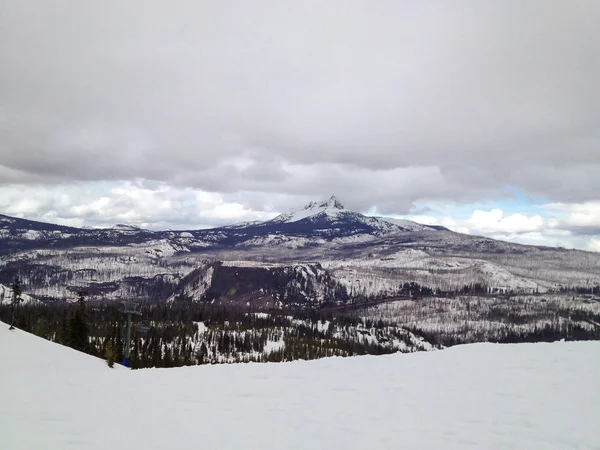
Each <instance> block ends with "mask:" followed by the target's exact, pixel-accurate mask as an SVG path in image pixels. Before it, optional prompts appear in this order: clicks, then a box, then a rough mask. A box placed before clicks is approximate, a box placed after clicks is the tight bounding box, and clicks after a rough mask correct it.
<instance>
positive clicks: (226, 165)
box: [0, 0, 600, 213]
mask: <svg viewBox="0 0 600 450" xmlns="http://www.w3.org/2000/svg"><path fill="white" fill-rule="evenodd" d="M598 23H600V3H598V2H597V1H595V0H589V1H586V0H576V1H572V2H569V4H568V5H566V4H565V2H564V1H559V0H543V1H542V0H540V1H531V2H525V3H524V2H520V1H516V0H507V1H490V2H480V1H476V0H472V1H457V2H451V3H450V2H446V1H442V0H438V1H434V2H426V3H424V2H410V1H409V2H398V1H391V0H390V1H381V2H377V3H376V4H373V3H372V2H366V1H349V2H344V5H343V6H342V5H340V4H339V3H337V2H329V3H323V2H316V1H304V2H291V1H289V2H274V1H273V2H267V1H254V2H243V1H234V2H229V3H228V4H227V5H223V4H222V3H221V2H208V1H207V2H197V1H196V2H192V1H179V2H178V1H176V2H172V3H169V5H166V4H165V3H164V2H159V1H154V0H153V1H148V0H146V1H143V2H142V1H140V0H135V1H133V0H132V1H129V2H125V3H124V2H117V1H115V0H109V1H106V2H102V3H95V4H94V3H89V2H80V1H75V0H71V1H69V0H58V1H54V2H51V3H50V2H48V3H42V4H40V3H39V2H36V3H35V4H34V3H33V2H29V1H26V0H5V1H4V2H3V6H2V14H1V15H0V60H1V61H3V68H2V71H0V183H16V182H20V183H40V182H46V183H55V184H60V183H64V182H66V181H69V180H73V181H100V180H131V179H145V180H151V181H150V182H153V183H157V182H166V183H168V184H170V185H176V186H178V187H180V188H185V187H188V186H189V187H194V188H200V189H203V190H206V191H209V192H220V193H223V195H224V198H230V199H235V201H236V202H238V203H240V204H242V205H244V206H246V207H248V208H258V210H260V211H267V210H270V209H271V210H277V209H284V208H285V207H288V206H291V205H290V202H291V198H292V197H293V203H294V204H296V203H297V202H299V201H304V199H308V198H314V197H323V196H325V195H329V194H330V193H336V194H338V195H340V197H342V198H343V199H345V200H346V203H348V206H349V207H353V208H356V209H360V210H368V209H370V208H373V207H375V208H376V209H377V210H378V211H380V212H382V213H406V212H408V211H409V210H410V209H411V206H412V205H413V203H414V202H415V201H417V200H422V199H432V200H450V201H454V202H459V203H460V202H471V201H475V200H478V199H481V198H498V197H499V196H500V195H502V193H503V192H504V190H505V188H506V187H507V186H513V187H516V188H518V189H520V190H522V191H523V192H525V193H528V194H530V195H534V196H539V197H543V198H549V199H552V200H553V201H560V202H584V201H587V200H594V199H597V198H598V194H597V192H598V190H599V189H600V177H598V176H596V174H597V173H599V171H600V150H599V147H600V126H599V125H600V85H599V84H598V82H597V80H598V79H600V58H599V57H598V55H600V35H599V32H598Z"/></svg>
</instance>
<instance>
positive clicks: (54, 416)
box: [0, 323, 600, 450]
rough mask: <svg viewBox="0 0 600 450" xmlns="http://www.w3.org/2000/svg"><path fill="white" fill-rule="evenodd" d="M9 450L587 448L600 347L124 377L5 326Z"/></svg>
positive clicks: (0, 340) (508, 348) (534, 347)
mask: <svg viewBox="0 0 600 450" xmlns="http://www.w3.org/2000/svg"><path fill="white" fill-rule="evenodd" d="M0 360H1V361H2V365H1V368H0V380H1V383H0V398H1V399H2V400H1V401H0V436H1V442H2V448H6V449H10V450H30V449H34V448H44V449H47V450H67V449H75V448H77V449H79V448H88V449H102V450H104V449H107V448H121V447H123V448H131V449H138V448H139V449H146V450H152V449H160V450H164V449H166V448H177V449H178V450H185V449H197V448H219V449H223V450H227V449H240V448H243V449H290V450H292V449H306V448H331V449H343V450H347V449H354V448H370V449H398V448H419V449H440V448H443V449H462V448H486V449H501V448H511V449H532V448H535V449H540V450H542V449H561V450H563V449H580V450H581V449H594V448H597V444H598V426H597V422H598V417H599V416H600V406H599V405H600V391H599V390H598V389H597V380H598V379H599V378H600V343H598V342H567V343H564V342H560V343H553V344H518V345H498V344H475V345H466V346H458V347H453V348H451V349H447V350H443V351H436V352H421V353H413V354H408V355H406V354H396V355H389V356H380V357H372V356H365V357H356V358H327V359H322V360H319V361H306V362H304V361H297V362H293V363H283V364H242V365H227V366H201V367H187V368H177V369H145V370H136V371H129V370H125V369H123V368H122V367H120V366H119V367H117V366H116V367H115V369H112V370H111V369H109V368H108V367H107V366H106V363H105V362H104V361H102V360H100V359H96V358H94V357H92V356H88V355H85V354H82V353H79V352H76V351H75V350H72V349H70V348H67V347H63V346H60V345H58V344H54V343H51V342H49V341H46V340H43V339H41V338H38V337H35V336H33V335H30V334H28V333H25V332H23V331H21V330H15V331H12V332H10V331H8V326H7V325H6V324H3V323H0Z"/></svg>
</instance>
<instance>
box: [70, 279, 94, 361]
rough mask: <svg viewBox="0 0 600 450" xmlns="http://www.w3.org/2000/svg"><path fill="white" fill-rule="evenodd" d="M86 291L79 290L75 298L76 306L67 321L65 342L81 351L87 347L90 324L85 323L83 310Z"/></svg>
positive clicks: (85, 350)
mask: <svg viewBox="0 0 600 450" xmlns="http://www.w3.org/2000/svg"><path fill="white" fill-rule="evenodd" d="M86 295H87V292H85V291H80V292H79V297H78V299H77V308H76V309H75V312H74V313H73V315H72V316H71V320H70V321H69V330H68V339H67V344H68V345H69V346H70V347H72V348H74V349H75V350H79V351H81V352H87V351H88V349H89V334H90V326H89V325H88V323H87V317H86V311H85V296H86Z"/></svg>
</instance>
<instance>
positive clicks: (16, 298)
mask: <svg viewBox="0 0 600 450" xmlns="http://www.w3.org/2000/svg"><path fill="white" fill-rule="evenodd" d="M10 289H11V291H12V304H11V308H12V320H11V323H10V328H9V330H14V329H15V313H16V311H17V307H18V306H19V303H21V301H22V299H21V294H22V292H21V280H20V279H19V277H16V278H15V281H14V282H13V284H12V285H11V287H10Z"/></svg>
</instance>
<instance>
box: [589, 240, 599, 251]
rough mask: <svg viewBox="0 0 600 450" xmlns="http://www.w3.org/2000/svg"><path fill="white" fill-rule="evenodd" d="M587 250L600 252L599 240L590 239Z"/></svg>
mask: <svg viewBox="0 0 600 450" xmlns="http://www.w3.org/2000/svg"><path fill="white" fill-rule="evenodd" d="M588 250H591V251H593V252H600V238H599V239H590V241H589V242H588Z"/></svg>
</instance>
